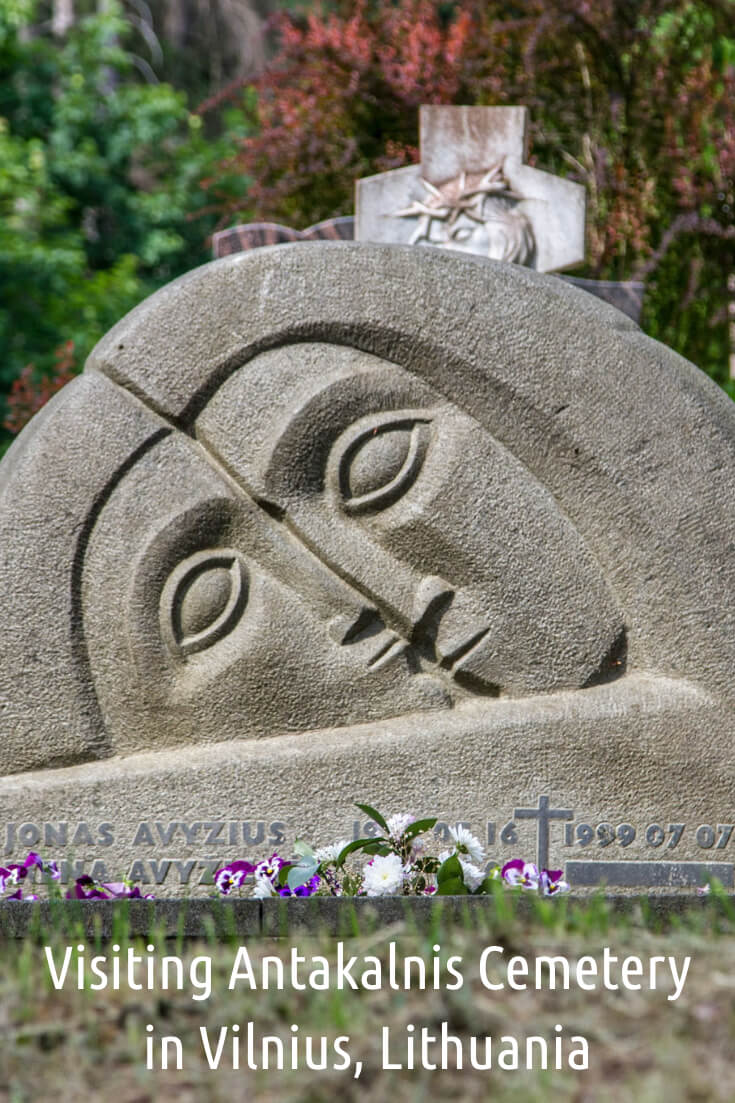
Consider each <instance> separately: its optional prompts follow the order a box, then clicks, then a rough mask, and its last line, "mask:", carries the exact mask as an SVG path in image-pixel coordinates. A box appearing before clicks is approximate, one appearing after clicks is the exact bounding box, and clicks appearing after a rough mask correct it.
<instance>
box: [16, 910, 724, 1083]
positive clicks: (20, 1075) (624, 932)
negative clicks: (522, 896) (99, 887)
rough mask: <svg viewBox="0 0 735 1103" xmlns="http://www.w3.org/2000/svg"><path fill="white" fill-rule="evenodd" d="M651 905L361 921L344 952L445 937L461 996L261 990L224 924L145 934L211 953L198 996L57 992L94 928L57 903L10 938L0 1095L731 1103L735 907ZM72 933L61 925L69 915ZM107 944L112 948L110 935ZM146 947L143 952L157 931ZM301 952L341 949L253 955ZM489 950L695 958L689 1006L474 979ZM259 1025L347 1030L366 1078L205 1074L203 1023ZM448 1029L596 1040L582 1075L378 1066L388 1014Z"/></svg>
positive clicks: (119, 932)
mask: <svg viewBox="0 0 735 1103" xmlns="http://www.w3.org/2000/svg"><path fill="white" fill-rule="evenodd" d="M646 910H647V909H646V907H645V902H644V904H643V905H642V906H639V907H636V908H635V909H633V910H632V911H631V912H629V913H627V914H624V915H619V914H616V913H615V912H614V911H613V910H612V909H611V908H610V906H609V905H608V904H607V903H606V902H605V900H604V899H603V898H602V897H599V896H598V897H593V898H591V899H589V900H587V901H585V902H584V903H579V902H577V901H574V900H570V899H561V900H552V901H549V900H543V899H541V900H538V901H535V902H534V905H533V907H532V909H530V910H529V908H528V907H527V906H525V907H523V908H518V907H516V902H515V899H514V898H513V896H512V895H511V894H508V893H506V894H504V895H502V896H499V897H498V899H497V901H496V906H495V909H494V912H493V913H492V914H486V915H483V916H482V917H480V916H479V915H477V914H473V915H472V916H469V915H466V916H464V918H461V917H460V919H458V920H455V921H453V922H447V921H445V920H440V919H439V917H438V913H437V917H436V918H434V917H432V921H431V924H430V926H429V927H428V928H427V929H424V930H417V929H415V928H412V925H411V923H410V922H409V921H406V922H403V923H400V924H396V925H395V926H393V927H390V928H383V929H373V930H370V931H368V930H363V931H362V932H361V933H357V934H356V935H355V936H354V937H353V938H350V939H349V940H348V941H347V942H346V947H347V950H348V952H349V954H356V955H358V957H359V956H361V955H376V956H378V957H379V958H380V959H381V960H383V961H385V960H387V954H388V945H389V943H390V942H391V941H394V942H395V943H396V945H397V948H398V951H399V955H407V954H414V955H418V956H420V957H423V958H424V960H425V961H427V962H429V961H431V958H432V956H433V950H432V947H433V946H434V945H437V944H438V945H440V946H441V947H442V952H443V953H444V954H454V955H458V956H460V957H461V958H462V966H461V970H462V973H463V975H464V977H465V984H464V986H463V987H462V988H460V989H459V990H457V991H454V992H452V991H449V990H447V988H446V987H443V988H442V989H440V990H439V991H434V990H433V989H432V988H429V989H427V990H425V991H419V990H416V989H414V990H409V991H402V990H401V991H392V990H390V989H389V988H388V987H387V986H385V985H384V986H383V988H382V989H381V990H378V991H365V990H361V991H358V992H353V991H350V990H348V991H338V990H336V989H335V988H334V987H332V988H331V989H330V990H327V991H314V990H312V989H308V988H307V990H306V991H301V990H296V989H292V988H290V987H289V988H286V989H285V990H284V991H277V990H268V991H250V990H248V989H247V988H246V987H239V988H236V989H235V990H234V991H229V990H228V979H229V975H230V972H231V970H232V965H233V961H234V957H235V954H236V952H237V949H238V947H239V945H240V941H239V939H238V937H237V935H236V933H235V931H234V929H232V930H229V931H228V930H227V929H225V937H224V938H217V937H216V936H215V934H214V929H213V928H212V930H211V933H210V935H209V937H208V938H207V939H205V940H203V941H200V942H197V943H191V942H187V941H186V940H185V939H184V938H183V937H182V935H181V932H179V934H178V936H176V937H174V938H172V939H171V938H170V939H168V940H164V939H163V937H162V935H161V932H156V931H155V930H152V931H151V932H150V936H149V937H150V941H151V942H152V944H153V945H155V946H156V949H157V951H158V952H159V953H161V954H163V953H166V954H174V955H181V956H182V957H183V959H184V961H185V963H188V962H190V961H191V960H192V959H193V958H194V957H196V956H197V955H206V956H208V957H210V958H211V959H212V963H213V993H212V996H211V998H210V999H209V1000H208V1001H207V1002H206V1003H205V1002H196V1001H194V1000H193V999H192V998H191V996H192V991H191V989H190V988H189V987H188V986H187V987H185V989H184V990H183V991H181V992H177V991H171V992H164V991H160V990H154V991H151V992H148V991H134V990H131V989H130V988H128V987H127V986H124V987H122V988H121V989H120V990H119V991H111V990H109V989H108V990H105V991H102V992H92V991H89V990H83V991H78V990H77V989H76V987H70V986H69V985H67V987H66V988H65V989H64V990H62V991H56V990H54V988H53V986H52V984H51V981H50V978H49V975H48V970H47V967H46V963H45V958H44V955H43V950H42V945H41V943H42V942H44V941H49V942H50V943H51V944H52V945H55V946H56V947H63V946H66V945H74V944H75V942H76V940H78V939H79V938H80V937H82V935H83V928H82V927H81V920H80V919H79V918H77V919H76V920H75V919H74V917H73V916H71V917H70V916H69V913H62V912H60V913H59V916H58V917H56V920H55V922H54V924H53V926H54V927H55V929H54V930H50V931H43V930H40V929H39V930H37V931H36V932H35V938H34V939H30V938H29V939H26V940H23V941H20V942H12V941H4V942H0V1028H1V1029H0V1070H1V1071H2V1074H1V1075H0V1101H2V1103H6V1101H7V1103H36V1101H37V1100H47V1099H55V1100H61V1101H65V1100H84V1101H87V1100H89V1101H92V1103H94V1101H96V1100H112V1101H114V1103H147V1101H151V1103H153V1101H159V1100H162V1101H167V1100H169V1099H170V1100H173V1099H176V1100H183V1101H187V1100H192V1101H199V1100H204V1101H209V1100H212V1101H214V1103H217V1101H219V1100H222V1101H224V1100H227V1101H231V1100H245V1099H248V1100H250V1099H254V1100H263V1101H264V1103H297V1101H298V1103H322V1101H325V1100H331V1099H335V1100H337V1099H339V1100H344V1101H346V1103H350V1101H363V1100H364V1101H368V1100H369V1101H371V1103H372V1101H373V1100H378V1101H382V1100H389V1101H390V1103H418V1101H422V1100H426V1101H431V1103H435V1101H437V1100H461V1101H462V1103H465V1101H468V1103H472V1101H475V1100H477V1101H478V1103H479V1101H481V1100H482V1101H485V1100H487V1099H490V1098H492V1099H493V1100H499V1101H500V1103H504V1101H514V1103H534V1101H535V1100H546V1099H554V1100H565V1101H566V1100H569V1101H575V1103H583V1101H584V1103H586V1101H587V1100H590V1101H598V1100H600V1101H603V1103H606V1101H610V1103H626V1101H628V1100H630V1101H631V1103H633V1101H635V1103H648V1101H651V1103H659V1101H661V1100H665V1101H666V1103H677V1101H679V1100H682V1101H684V1100H700V1101H702V1103H710V1101H713V1103H717V1101H720V1100H722V1101H723V1103H724V1101H726V1103H731V1101H732V1100H733V1099H735V1062H733V1053H735V937H734V936H735V915H734V914H733V906H732V901H731V900H730V899H728V898H727V897H726V896H724V894H722V893H721V892H718V891H717V890H715V891H714V894H713V897H712V898H711V899H710V900H708V901H706V902H703V906H702V907H701V908H696V909H695V910H694V911H692V912H689V913H687V914H686V915H684V916H678V917H677V916H675V917H673V919H672V920H671V921H670V922H669V923H667V924H666V929H661V926H662V922H661V919H660V917H659V916H657V915H656V914H653V913H651V914H649V915H646ZM61 922H63V923H64V924H65V925H66V926H65V929H61V928H60V927H59V924H60V923H61ZM114 934H115V938H116V940H117V942H118V944H119V945H121V946H122V947H123V949H125V948H126V947H127V945H128V942H129V940H128V938H127V930H126V913H125V907H124V904H123V905H122V906H121V908H120V912H119V918H118V919H117V920H116V927H115V931H114ZM85 941H87V944H90V943H91V942H92V941H96V942H97V944H98V945H97V949H98V950H99V951H100V952H102V953H107V952H109V948H110V947H109V944H103V942H102V940H101V939H99V938H98V939H96V940H85ZM147 941H149V940H148V939H146V940H144V941H143V942H138V943H136V944H135V945H136V946H137V948H138V950H139V951H142V950H143V948H144V945H145V942H147ZM292 945H297V946H298V948H299V952H300V953H301V954H306V955H313V954H323V955H325V956H326V957H328V958H329V959H330V960H333V959H334V957H335V954H336V940H335V939H332V938H326V937H319V938H314V937H307V936H304V937H300V936H298V937H296V936H290V937H286V938H283V939H278V940H267V939H261V938H259V939H253V940H250V941H249V942H247V947H248V950H249V952H250V954H251V956H252V959H253V961H254V962H255V963H256V971H257V962H258V961H259V959H260V958H261V957H262V956H263V955H266V954H268V955H280V956H282V957H286V956H287V955H288V954H289V953H290V949H291V946H292ZM488 945H502V946H503V947H504V948H506V951H507V954H511V953H513V954H518V955H521V956H525V957H528V958H533V957H535V956H536V955H537V954H563V955H566V956H568V957H570V958H572V959H574V958H576V957H579V956H581V955H582V954H590V955H592V956H595V957H597V958H600V956H601V954H602V952H603V949H604V947H606V946H609V947H610V948H611V950H612V952H614V953H616V954H618V955H619V956H620V957H624V956H627V955H637V956H640V957H642V958H643V959H644V960H646V959H649V958H650V957H651V956H653V955H665V956H669V955H673V956H675V957H676V958H677V959H678V960H681V959H682V958H683V957H684V956H685V955H690V956H691V957H692V965H691V968H690V972H689V976H688V979H687V983H686V985H685V987H684V990H683V992H682V995H681V997H680V999H679V1000H678V1001H676V1002H672V1001H668V1000H667V998H666V995H667V992H666V991H664V990H658V991H646V990H643V991H640V992H635V991H627V992H620V991H617V992H615V991H608V990H605V989H602V990H599V991H594V992H584V991H581V990H579V989H577V988H572V989H570V990H569V991H567V992H565V991H549V990H541V991H534V990H529V991H525V992H523V991H520V992H519V991H513V990H510V989H505V990H503V991H491V990H488V989H487V988H485V987H484V986H483V985H482V984H481V982H480V979H479V959H480V955H481V953H482V951H483V949H484V948H485V947H486V946H488ZM250 1020H252V1021H254V1022H255V1023H256V1024H257V1028H256V1029H257V1033H258V1034H259V1035H262V1034H275V1035H279V1036H281V1037H282V1038H284V1039H286V1040H288V1039H289V1038H290V1036H291V1024H293V1023H296V1024H298V1025H299V1027H300V1035H301V1036H303V1035H305V1034H312V1035H326V1036H327V1037H329V1038H330V1039H333V1038H334V1037H335V1036H336V1035H338V1034H340V1033H343V1034H348V1035H349V1036H350V1038H351V1043H350V1047H349V1048H350V1052H351V1055H352V1056H353V1059H355V1060H360V1061H362V1062H363V1072H362V1075H361V1076H360V1078H359V1079H352V1078H351V1077H350V1074H349V1073H342V1072H336V1071H333V1070H326V1071H299V1072H296V1073H292V1072H286V1071H284V1072H278V1071H270V1072H264V1071H262V1070H258V1071H253V1070H249V1069H247V1068H244V1069H240V1070H239V1071H234V1070H233V1069H232V1068H231V1066H230V1065H229V1063H228V1062H227V1061H226V1060H225V1061H223V1064H222V1066H221V1067H220V1068H219V1069H218V1070H217V1071H210V1070H209V1069H208V1068H207V1065H206V1061H205V1059H204V1055H203V1052H202V1047H201V1044H200V1037H199V1028H200V1027H201V1026H204V1025H206V1026H208V1027H209V1028H210V1030H211V1029H216V1028H218V1027H219V1026H224V1025H229V1024H232V1023H240V1024H244V1023H246V1022H247V1021H250ZM442 1022H446V1023H447V1024H448V1029H449V1030H450V1031H451V1033H453V1034H455V1035H457V1036H459V1037H461V1038H463V1039H467V1038H468V1037H469V1036H470V1035H472V1034H475V1035H480V1036H484V1035H491V1036H492V1037H493V1038H496V1039H499V1037H500V1036H502V1035H503V1034H512V1035H516V1036H518V1037H524V1036H527V1035H529V1034H534V1035H545V1036H553V1031H554V1024H556V1023H561V1024H562V1025H563V1027H564V1032H565V1035H566V1036H569V1035H571V1034H582V1035H584V1036H585V1037H586V1038H587V1039H588V1041H589V1047H590V1068H589V1069H588V1070H587V1071H584V1072H579V1071H576V1072H575V1071H569V1070H568V1069H565V1070H563V1071H556V1070H553V1071H551V1070H547V1071H543V1070H538V1071H535V1072H531V1073H525V1072H520V1071H519V1072H508V1071H502V1070H498V1069H493V1070H492V1071H479V1070H473V1069H467V1068H465V1069H463V1070H462V1071H457V1070H450V1071H438V1072H430V1071H426V1070H414V1071H409V1070H401V1071H386V1070H383V1069H382V1067H381V1051H380V1034H381V1028H382V1027H383V1026H384V1025H389V1026H390V1027H391V1029H392V1030H393V1032H394V1036H395V1037H397V1038H401V1037H405V1028H406V1024H408V1023H412V1024H415V1025H416V1028H417V1030H418V1029H419V1028H420V1027H421V1026H422V1025H426V1026H429V1027H431V1028H432V1029H438V1028H439V1024H441V1023H442ZM148 1024H152V1025H153V1026H154V1036H155V1037H160V1036H161V1035H175V1036H178V1037H180V1038H181V1039H182V1043H183V1049H184V1055H185V1065H184V1068H183V1069H182V1070H181V1071H177V1070H174V1069H172V1070H169V1071H166V1072H163V1071H159V1072H149V1071H147V1070H146V1068H145V1044H146V1037H147V1033H146V1026H147V1025H148Z"/></svg>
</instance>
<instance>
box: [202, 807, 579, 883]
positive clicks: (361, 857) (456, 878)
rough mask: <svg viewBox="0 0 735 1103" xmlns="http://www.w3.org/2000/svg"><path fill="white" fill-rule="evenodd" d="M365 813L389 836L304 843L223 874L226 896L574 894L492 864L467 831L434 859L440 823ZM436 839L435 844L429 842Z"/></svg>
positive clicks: (522, 868)
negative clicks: (289, 854)
mask: <svg viewBox="0 0 735 1103" xmlns="http://www.w3.org/2000/svg"><path fill="white" fill-rule="evenodd" d="M357 807H358V808H359V809H360V810H361V811H362V812H364V813H365V814H366V815H367V816H369V817H370V819H372V820H373V822H374V823H375V824H377V826H378V828H379V829H380V831H381V832H382V834H380V835H376V836H374V837H371V838H365V839H355V840H353V841H349V840H346V839H344V840H342V841H340V842H336V843H332V844H331V845H329V846H324V847H320V848H318V849H314V848H313V847H311V846H309V845H308V844H307V843H304V842H302V841H300V840H298V841H297V842H296V844H295V847H294V850H295V857H294V858H292V859H285V858H283V857H281V856H280V855H279V854H272V855H271V856H270V858H266V859H264V860H262V861H260V862H248V861H236V862H231V863H229V864H228V865H226V866H223V867H222V868H221V869H219V870H217V872H216V873H215V878H214V880H215V885H216V886H217V889H218V891H219V892H220V893H221V895H222V896H229V895H230V894H231V893H233V892H235V891H238V892H246V893H247V895H250V896H252V897H254V898H256V899H265V898H268V897H271V896H281V897H289V896H366V897H375V896H399V895H402V896H481V895H487V894H489V893H492V892H493V891H494V888H495V887H496V886H497V885H498V884H501V885H506V886H508V887H509V888H517V889H520V890H523V889H530V890H532V891H539V892H541V893H542V894H544V895H547V896H553V895H556V894H560V893H564V892H566V891H568V889H569V886H568V884H567V883H566V881H564V880H562V871H561V870H547V869H543V870H539V869H538V867H537V866H536V865H534V864H533V863H532V862H524V861H522V860H521V859H513V860H512V861H510V862H506V864H505V865H504V866H502V868H501V866H500V865H495V864H493V863H487V862H486V860H485V851H484V848H483V846H482V843H481V842H480V840H479V839H477V838H476V837H475V836H474V835H473V834H472V833H471V832H470V831H468V830H467V829H466V828H464V827H462V826H457V827H450V828H449V836H450V843H451V845H450V847H449V848H448V849H445V850H443V851H442V852H440V853H439V854H432V853H431V852H430V851H431V841H433V839H434V837H433V836H429V833H430V832H432V831H433V828H434V827H435V826H436V823H437V818H436V817H429V818H425V819H415V818H414V817H413V816H412V815H410V814H408V813H402V812H399V813H397V814H396V815H393V816H389V817H388V818H387V819H386V818H385V817H383V816H382V815H381V814H380V812H377V811H376V810H375V809H374V808H371V807H370V805H368V804H358V805H357ZM427 836H429V838H427Z"/></svg>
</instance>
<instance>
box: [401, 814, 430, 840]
mask: <svg viewBox="0 0 735 1103" xmlns="http://www.w3.org/2000/svg"><path fill="white" fill-rule="evenodd" d="M437 819H438V817H437V816H432V817H431V818H430V819H426V820H414V822H413V823H411V824H409V825H408V827H407V828H406V830H405V831H404V832H403V837H404V839H413V838H415V836H416V835H421V834H422V832H424V831H431V829H432V827H435V826H436V823H437Z"/></svg>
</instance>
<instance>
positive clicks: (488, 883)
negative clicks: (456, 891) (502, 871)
mask: <svg viewBox="0 0 735 1103" xmlns="http://www.w3.org/2000/svg"><path fill="white" fill-rule="evenodd" d="M497 884H498V878H497V877H486V878H485V880H484V881H483V882H482V883H481V884H479V885H478V886H477V888H476V889H475V891H474V892H473V893H472V895H473V896H490V895H491V894H492V893H493V892H494V888H493V886H494V885H497Z"/></svg>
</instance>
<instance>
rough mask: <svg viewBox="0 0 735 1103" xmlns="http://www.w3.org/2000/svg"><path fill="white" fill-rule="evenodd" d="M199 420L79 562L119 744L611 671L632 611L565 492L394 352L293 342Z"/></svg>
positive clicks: (150, 470) (386, 709)
mask: <svg viewBox="0 0 735 1103" xmlns="http://www.w3.org/2000/svg"><path fill="white" fill-rule="evenodd" d="M194 433H195V437H196V441H192V440H191V439H188V438H185V437H184V436H183V435H182V434H178V433H175V434H172V435H170V436H167V437H166V438H165V439H163V440H162V441H160V442H159V443H158V444H157V445H156V446H155V448H154V449H153V450H152V451H151V452H149V453H146V454H145V456H143V457H141V459H140V461H139V462H138V463H136V464H134V465H133V466H132V467H131V469H130V470H129V471H128V472H127V473H126V475H125V477H124V478H123V479H122V480H121V481H120V483H119V485H118V486H117V487H116V489H115V491H114V493H113V494H112V495H111V497H110V498H109V501H108V502H107V503H106V505H105V507H104V509H103V511H102V512H101V514H100V517H99V519H98V521H97V524H96V527H95V531H94V533H93V536H92V539H91V542H90V545H89V548H88V552H87V556H86V559H85V568H84V570H85V579H89V584H88V598H87V600H86V601H85V636H86V640H87V646H88V649H89V656H90V664H91V672H92V676H93V680H94V684H95V687H96V690H97V696H98V700H99V702H100V705H101V708H102V712H103V716H104V717H105V723H106V727H107V729H108V731H109V732H110V733H111V735H112V737H113V740H114V743H115V745H116V747H117V749H119V750H132V749H134V747H136V746H138V745H139V741H140V733H141V732H143V731H145V732H150V736H148V737H146V742H150V743H151V744H155V743H157V742H158V741H159V740H160V739H163V740H165V741H166V742H170V741H173V742H178V741H190V740H195V739H197V738H199V737H200V736H199V734H198V733H201V732H202V731H203V730H206V728H207V726H208V725H210V726H211V717H212V716H216V717H217V722H218V724H219V725H221V729H220V730H221V731H222V733H223V736H222V737H224V735H230V736H236V735H237V736H253V735H261V734H270V733H276V732H279V731H289V730H307V729H312V728H323V727H332V726H338V725H344V724H348V723H361V722H367V721H370V720H374V719H377V718H383V717H386V716H397V715H400V714H403V713H406V712H412V711H416V710H434V709H442V708H449V707H451V706H452V705H453V704H455V703H456V702H457V701H459V700H462V699H465V698H472V697H476V698H478V699H480V698H493V697H496V696H498V695H499V694H504V695H511V696H524V695H527V694H529V693H541V692H550V691H555V690H559V689H569V688H580V687H582V686H585V685H588V684H590V683H592V682H594V681H595V680H599V679H602V678H605V677H607V676H608V675H609V673H610V672H611V671H614V670H616V669H617V668H616V666H615V664H616V663H617V664H619V663H620V652H621V648H622V643H623V636H622V622H621V618H620V615H619V613H618V611H617V609H616V607H615V603H614V601H613V599H612V597H611V594H610V592H609V590H608V589H607V587H606V585H605V583H604V580H603V578H602V575H601V574H600V571H599V568H598V567H597V565H596V563H595V561H594V559H593V557H592V556H591V554H590V552H589V551H588V549H587V548H586V547H585V545H584V543H583V541H582V540H581V538H580V536H579V535H578V533H577V532H576V531H575V530H574V528H573V526H572V525H571V524H570V522H569V521H568V520H567V519H566V518H565V517H564V515H563V514H562V512H561V511H560V510H559V508H558V507H557V506H556V504H555V502H554V499H553V498H552V497H551V495H550V494H549V493H548V491H546V490H545V489H544V487H543V486H542V485H541V484H540V483H539V482H538V481H537V480H536V479H535V478H534V477H533V476H532V475H531V474H530V472H528V471H527V470H526V469H525V468H524V467H523V466H522V465H521V464H520V463H519V462H518V461H517V460H516V459H515V458H514V457H513V456H512V455H511V454H510V453H509V452H508V451H507V450H506V449H505V448H504V447H502V446H501V445H500V444H499V443H498V442H497V441H496V440H494V439H493V437H492V436H491V435H490V434H489V433H488V432H487V431H486V430H484V429H483V427H482V426H481V425H480V424H479V423H478V422H477V421H476V420H475V419H473V418H472V417H471V416H470V415H469V414H468V413H466V412H465V411H463V410H461V409H459V408H458V407H457V406H456V405H454V404H453V403H452V402H449V401H447V399H446V398H444V397H442V396H441V395H440V394H438V393H437V392H435V391H434V390H432V388H430V387H429V386H427V385H426V384H425V383H423V382H422V381H421V380H420V379H418V378H417V377H416V376H415V375H412V374H410V373H408V372H407V371H405V370H403V369H402V368H400V367H399V366H398V365H396V364H392V363H388V362H387V361H385V360H382V359H380V358H378V357H376V356H373V355H370V354H368V353H364V352H360V351H357V350H355V349H351V348H348V347H344V346H340V345H335V344H328V343H309V342H305V343H297V344H289V345H285V346H283V347H281V348H277V349H274V350H272V351H269V352H265V353H262V354H260V355H258V356H256V357H254V358H253V359H252V360H250V361H249V362H248V363H246V364H244V365H243V366H242V367H241V368H240V369H239V370H238V371H236V372H235V373H234V374H232V375H231V376H230V378H229V379H228V380H227V381H226V382H225V383H224V384H223V385H222V386H221V387H220V388H219V389H218V390H217V391H216V392H215V393H214V395H213V396H212V397H211V399H210V400H209V401H208V403H207V404H206V406H205V407H204V409H203V410H202V412H201V413H200V415H199V417H198V418H197V420H196V424H195V427H194ZM114 592H117V593H119V603H117V602H115V601H111V597H112V595H113V593H114ZM97 595H98V596H97ZM120 605H122V611H123V618H122V620H121V618H120ZM488 707H491V702H488ZM131 717H133V718H134V722H133V723H132V724H131ZM130 732H132V733H133V734H132V738H131V736H130V735H129V734H128V733H130Z"/></svg>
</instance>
